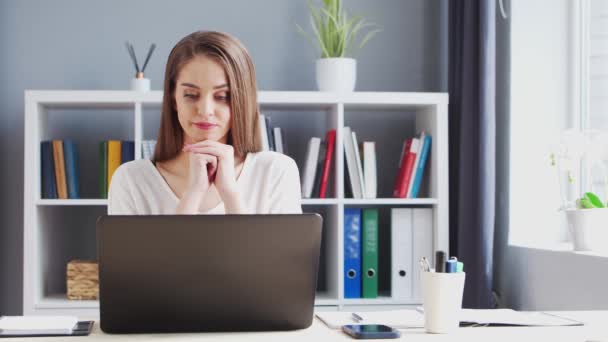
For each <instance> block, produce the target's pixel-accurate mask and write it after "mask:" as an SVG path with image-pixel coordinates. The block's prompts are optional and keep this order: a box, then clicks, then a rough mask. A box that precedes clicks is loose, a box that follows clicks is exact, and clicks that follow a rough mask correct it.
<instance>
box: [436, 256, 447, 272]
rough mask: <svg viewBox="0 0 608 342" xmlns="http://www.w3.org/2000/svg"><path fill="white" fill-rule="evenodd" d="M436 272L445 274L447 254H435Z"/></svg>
mask: <svg viewBox="0 0 608 342" xmlns="http://www.w3.org/2000/svg"><path fill="white" fill-rule="evenodd" d="M435 272H437V273H445V252H444V251H437V252H435Z"/></svg>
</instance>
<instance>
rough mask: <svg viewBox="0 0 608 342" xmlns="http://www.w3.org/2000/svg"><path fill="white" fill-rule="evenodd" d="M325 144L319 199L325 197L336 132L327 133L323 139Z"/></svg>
mask: <svg viewBox="0 0 608 342" xmlns="http://www.w3.org/2000/svg"><path fill="white" fill-rule="evenodd" d="M325 142H326V153H325V159H324V160H323V173H322V174H321V188H320V190H319V198H325V197H326V195H327V182H328V180H329V174H330V170H331V165H332V164H333V163H332V162H333V155H334V150H335V149H336V130H335V129H332V130H329V131H328V132H327V135H326V137H325Z"/></svg>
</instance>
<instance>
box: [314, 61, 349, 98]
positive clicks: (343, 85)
mask: <svg viewBox="0 0 608 342" xmlns="http://www.w3.org/2000/svg"><path fill="white" fill-rule="evenodd" d="M316 69H317V70H316V72H317V87H318V88H319V90H320V91H330V92H336V93H348V92H352V91H353V90H355V83H356V82H357V60H355V59H352V58H321V59H317V64H316Z"/></svg>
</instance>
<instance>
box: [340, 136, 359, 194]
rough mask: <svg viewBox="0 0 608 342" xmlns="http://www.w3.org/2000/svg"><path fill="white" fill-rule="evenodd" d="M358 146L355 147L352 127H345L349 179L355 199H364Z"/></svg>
mask: <svg viewBox="0 0 608 342" xmlns="http://www.w3.org/2000/svg"><path fill="white" fill-rule="evenodd" d="M355 149H356V146H354V145H353V136H352V131H351V129H350V127H344V156H345V158H346V166H347V170H348V179H349V182H348V183H349V184H350V189H351V190H352V194H353V198H363V189H362V188H361V183H360V182H359V176H358V174H357V157H356V155H355Z"/></svg>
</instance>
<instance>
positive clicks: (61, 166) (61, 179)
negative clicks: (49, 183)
mask: <svg viewBox="0 0 608 342" xmlns="http://www.w3.org/2000/svg"><path fill="white" fill-rule="evenodd" d="M53 161H54V163H55V182H56V185H57V197H58V198H59V199H67V198H68V185H67V183H66V179H65V158H64V155H63V141H61V140H53Z"/></svg>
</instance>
